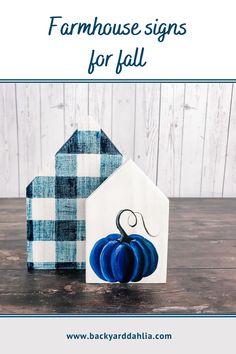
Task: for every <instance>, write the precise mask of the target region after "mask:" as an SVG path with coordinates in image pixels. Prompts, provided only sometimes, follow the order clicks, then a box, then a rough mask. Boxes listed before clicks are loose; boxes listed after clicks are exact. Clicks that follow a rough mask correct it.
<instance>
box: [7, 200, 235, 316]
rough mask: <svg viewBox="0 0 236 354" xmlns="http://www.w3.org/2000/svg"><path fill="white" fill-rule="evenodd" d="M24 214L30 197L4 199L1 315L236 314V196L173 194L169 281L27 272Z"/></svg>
mask: <svg viewBox="0 0 236 354" xmlns="http://www.w3.org/2000/svg"><path fill="white" fill-rule="evenodd" d="M14 210H15V211H14ZM24 214H25V200H24V199H0V279H1V281H0V313H12V314H24V313H35V314H37V313H52V314H53V313H54V314H57V313H118V314H119V313H166V314H168V313H216V314H220V313H235V312H236V234H235V227H236V224H235V223H236V199H233V198H231V199H229V198H225V199H222V198H214V199H208V198H202V199H199V198H198V199H193V198H180V199H179V198H172V199H170V242H169V264H168V276H167V283H166V284H85V274H84V271H33V272H27V270H26V258H25V256H26V252H25V240H24V237H23V236H24V234H25V223H23V222H22V215H24ZM3 215H5V218H3ZM7 220H8V221H7ZM17 233H19V237H17Z"/></svg>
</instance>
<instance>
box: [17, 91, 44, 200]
mask: <svg viewBox="0 0 236 354" xmlns="http://www.w3.org/2000/svg"><path fill="white" fill-rule="evenodd" d="M16 100H17V116H18V137H19V167H20V169H19V174H20V178H19V180H20V195H21V196H24V195H25V186H27V185H28V184H29V182H30V181H31V180H32V179H33V178H34V177H35V176H37V175H38V173H39V171H40V169H41V168H42V166H41V116H40V109H41V108H40V87H39V84H22V85H17V86H16Z"/></svg>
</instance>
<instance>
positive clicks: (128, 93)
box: [0, 83, 236, 197]
mask: <svg viewBox="0 0 236 354" xmlns="http://www.w3.org/2000/svg"><path fill="white" fill-rule="evenodd" d="M233 87H234V90H233ZM208 88H209V89H208ZM235 97H236V94H235V84H216V83H214V84H191V83H187V84H171V83H168V84H158V83H156V84H132V83H130V84H127V83H123V84H110V83H106V84H100V83H96V84H92V83H91V84H87V83H84V84H70V83H66V84H60V83H58V84H50V83H47V84H46V83H45V84H1V85H0V100H1V101H0V103H1V104H0V167H1V176H0V197H17V196H25V187H26V185H27V183H28V181H29V180H30V179H31V178H32V177H33V176H34V175H37V173H38V170H39V168H40V167H43V168H44V166H45V163H46V162H47V161H49V160H50V159H51V157H52V156H53V155H54V153H55V152H56V151H57V150H58V148H59V147H60V146H61V145H62V144H63V143H64V141H65V140H66V139H68V138H69V136H70V135H71V134H72V133H73V132H74V130H75V129H76V127H77V123H78V122H79V121H80V120H81V119H86V117H87V115H88V114H90V115H93V116H94V117H95V119H96V120H97V121H98V122H99V123H100V124H101V126H102V128H103V129H104V130H105V132H106V133H107V134H108V135H110V136H111V137H112V138H113V141H114V143H115V144H116V145H117V147H118V148H119V149H120V150H121V151H122V152H123V153H124V154H125V155H126V156H127V157H131V158H133V159H134V160H135V162H136V163H137V164H138V165H139V166H140V167H141V168H142V169H143V170H144V171H145V172H146V173H147V175H148V176H149V177H150V178H151V179H152V180H153V181H154V182H158V185H159V186H160V187H161V189H162V190H163V191H164V192H165V193H166V194H167V196H181V197H185V196H186V197H192V196H194V197H201V196H202V197H207V196H209V197H218V196H220V197H221V196H226V197H235V196H236V179H235V170H236V157H235V140H236V139H235V136H236V123H235V122H236V118H235V117H236V103H235V102H236V98H235ZM19 171H20V173H19Z"/></svg>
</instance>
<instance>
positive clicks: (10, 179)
mask: <svg viewBox="0 0 236 354" xmlns="http://www.w3.org/2000/svg"><path fill="white" fill-rule="evenodd" d="M18 154H19V140H18V119H17V113H16V96H15V85H13V84H6V85H5V84H4V85H3V84H0V171H1V173H0V197H2V196H8V197H18V196H19V193H20V191H19V158H18Z"/></svg>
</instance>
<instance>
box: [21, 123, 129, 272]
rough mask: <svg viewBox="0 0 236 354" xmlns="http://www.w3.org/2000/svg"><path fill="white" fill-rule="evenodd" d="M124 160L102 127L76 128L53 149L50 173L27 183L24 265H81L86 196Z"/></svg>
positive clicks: (84, 236) (72, 267)
mask: <svg viewBox="0 0 236 354" xmlns="http://www.w3.org/2000/svg"><path fill="white" fill-rule="evenodd" d="M122 159H123V158H122V155H121V153H120V152H119V151H118V150H117V148H116V147H115V146H114V145H113V143H112V142H111V141H110V139H109V138H108V137H107V136H106V134H105V133H104V132H103V131H102V130H100V129H97V130H94V128H92V129H90V130H89V129H87V130H76V131H75V132H74V134H73V135H72V136H71V137H70V139H69V140H68V141H67V142H66V143H65V144H64V145H63V146H62V147H61V149H60V150H59V151H58V152H57V153H56V155H55V163H54V165H53V169H52V171H51V173H50V175H49V174H48V175H45V176H38V177H36V178H35V179H34V180H33V181H32V182H31V183H30V184H29V185H28V187H27V189H26V196H27V207H26V209H27V255H28V259H27V265H28V269H84V268H85V240H86V222H85V200H86V198H87V197H88V196H89V195H90V194H91V193H92V192H93V191H94V190H95V189H96V188H98V187H99V186H100V184H101V183H103V181H104V180H105V179H106V178H107V177H108V176H109V175H110V174H111V173H113V172H114V171H115V170H116V169H117V168H118V167H119V166H120V165H121V164H122Z"/></svg>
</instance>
